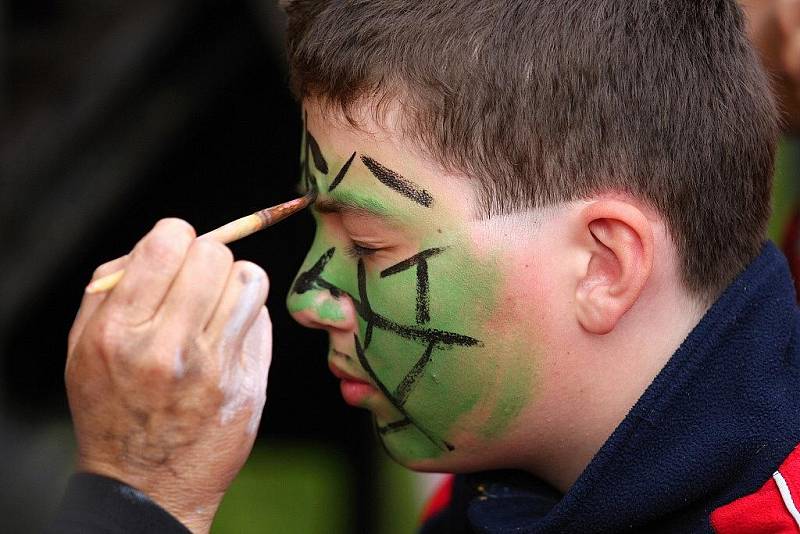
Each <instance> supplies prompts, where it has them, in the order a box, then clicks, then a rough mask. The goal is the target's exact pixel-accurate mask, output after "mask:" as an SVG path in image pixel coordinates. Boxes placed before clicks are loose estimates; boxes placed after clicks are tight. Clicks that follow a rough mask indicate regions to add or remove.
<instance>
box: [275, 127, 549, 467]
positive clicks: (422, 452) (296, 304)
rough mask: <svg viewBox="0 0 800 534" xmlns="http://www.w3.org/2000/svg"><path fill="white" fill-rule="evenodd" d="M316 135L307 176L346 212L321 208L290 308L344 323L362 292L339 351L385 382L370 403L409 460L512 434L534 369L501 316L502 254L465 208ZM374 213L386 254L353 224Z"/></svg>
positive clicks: (391, 445) (365, 229)
mask: <svg viewBox="0 0 800 534" xmlns="http://www.w3.org/2000/svg"><path fill="white" fill-rule="evenodd" d="M315 145H316V141H315V140H314V137H313V136H312V135H311V134H309V133H306V134H305V142H304V149H303V151H302V152H303V156H302V157H303V161H302V168H303V172H304V175H303V181H304V183H305V185H306V187H309V188H313V189H316V190H318V192H319V197H318V201H319V203H320V204H319V205H320V206H324V205H326V203H327V204H328V205H333V206H338V208H337V209H340V210H341V212H340V213H338V214H337V215H335V216H329V215H326V214H324V213H316V214H315V217H316V218H317V233H316V236H315V240H314V243H313V245H312V248H311V250H310V251H309V253H308V256H307V258H306V261H305V263H304V265H303V266H302V267H301V270H300V273H299V274H298V276H297V278H296V279H295V283H294V287H293V290H292V292H291V293H290V295H289V297H288V299H287V306H288V308H289V310H290V311H292V312H293V313H305V314H310V316H312V317H316V318H317V320H324V321H326V322H327V323H328V324H335V323H337V322H343V321H344V320H345V319H346V315H345V311H344V310H343V307H342V306H341V305H340V304H341V302H340V299H348V298H349V299H351V300H352V302H353V304H354V307H355V309H356V311H357V327H355V328H354V331H353V332H352V335H353V339H352V340H349V339H348V341H347V345H348V346H347V347H344V346H343V342H342V339H341V338H342V336H341V332H337V337H336V340H335V342H336V344H337V346H332V352H333V353H338V354H340V355H341V354H344V356H343V360H344V361H346V364H347V365H348V366H350V367H349V369H351V372H352V370H353V369H357V370H358V371H359V375H358V376H363V377H364V378H365V379H366V378H368V379H369V380H370V382H372V383H373V384H375V385H376V386H377V387H378V389H379V390H380V393H381V394H380V395H375V396H374V397H375V398H373V397H369V398H366V399H365V400H364V402H363V405H364V406H365V407H367V408H369V409H371V410H372V411H373V412H374V413H375V415H376V423H377V428H378V432H379V435H380V436H381V439H382V441H383V443H384V445H385V447H386V449H387V451H388V452H389V453H390V454H391V455H392V456H394V457H395V459H397V460H398V461H400V462H401V463H405V464H410V465H412V466H413V465H415V464H417V463H418V462H420V461H424V460H431V459H434V458H438V457H441V456H442V455H445V454H448V453H450V452H451V451H453V450H455V449H456V448H457V447H458V445H459V442H460V441H461V440H462V438H463V437H464V436H465V435H468V436H469V438H470V439H480V440H491V439H496V438H497V437H498V436H501V435H502V434H503V433H504V432H505V431H506V429H507V428H508V427H509V425H510V424H511V422H512V421H513V420H514V418H515V417H516V416H517V415H518V413H519V412H520V410H521V409H522V407H524V406H525V404H527V403H528V402H529V400H530V395H531V381H532V377H533V372H532V369H531V364H530V359H529V358H525V357H522V356H521V355H523V354H525V353H526V352H527V351H526V350H522V351H521V350H520V346H519V345H520V343H519V339H518V337H517V336H516V335H514V334H513V333H509V334H507V335H502V336H498V335H497V333H496V332H495V331H493V328H492V326H491V325H492V323H491V320H490V319H491V318H492V317H496V316H497V315H498V314H501V315H502V310H501V308H500V305H499V300H500V297H501V295H500V293H501V288H502V287H503V284H504V275H503V270H502V267H501V265H500V263H501V258H502V252H501V251H499V250H489V251H488V252H487V251H486V250H481V251H480V253H479V252H478V251H477V250H476V247H475V244H474V243H473V242H472V240H471V239H470V236H469V233H468V230H467V228H468V225H469V221H468V220H467V219H465V217H464V216H463V214H462V213H459V212H457V211H455V210H454V209H452V206H450V205H448V204H447V203H446V202H444V201H440V198H437V196H436V195H435V194H434V193H432V192H430V191H428V190H426V189H425V188H424V187H422V186H421V185H420V184H419V183H417V182H416V181H412V180H409V179H407V178H405V177H404V176H401V175H400V174H399V173H397V172H395V171H393V170H390V169H388V168H387V167H386V166H384V165H383V164H381V163H380V162H379V161H377V159H373V158H370V157H368V156H363V155H358V154H353V155H352V156H350V158H349V159H346V158H338V159H335V158H334V157H332V154H330V153H328V154H325V155H324V156H323V154H322V151H321V150H320V153H319V154H317V155H316V156H315V155H314V146H315ZM326 156H327V159H325V158H326ZM322 159H325V162H324V165H323V164H322V161H321V160H322ZM329 163H330V166H328V164H329ZM323 170H324V172H323ZM343 170H344V171H346V172H342V171H343ZM348 209H352V212H348V211H347V210H348ZM320 211H321V210H320ZM348 213H352V217H351V215H348ZM368 214H369V215H368ZM332 217H333V218H332ZM348 217H350V218H351V219H352V220H350V219H347V218H348ZM345 219H347V222H343V221H345ZM373 220H381V221H384V222H385V224H386V228H391V232H389V233H391V234H392V238H391V239H390V241H392V244H391V245H390V246H387V247H386V250H385V252H384V251H383V250H380V251H378V252H374V251H371V250H372V249H370V248H369V247H367V246H359V247H355V248H354V246H353V243H352V242H351V240H354V239H355V237H354V236H351V235H350V234H353V233H356V234H359V233H363V234H366V235H371V233H370V232H372V233H375V234H380V233H381V231H380V230H379V229H378V230H373V228H372V226H374V225H377V226H380V224H378V223H374V224H373V223H372V222H371V221H373ZM396 242H400V243H401V244H399V245H398V244H397V243H396ZM484 248H485V247H484ZM368 250H370V252H366V251H368ZM401 251H402V254H401ZM333 343H334V340H333V338H332V344H333ZM515 345H516V346H515ZM509 351H512V353H511V354H509ZM501 356H502V358H501ZM337 357H338V356H337Z"/></svg>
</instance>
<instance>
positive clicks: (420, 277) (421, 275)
mask: <svg viewBox="0 0 800 534" xmlns="http://www.w3.org/2000/svg"><path fill="white" fill-rule="evenodd" d="M430 320H431V314H430V301H429V297H428V262H427V261H425V260H422V261H420V262H419V265H417V324H425V323H427V322H428V321H430Z"/></svg>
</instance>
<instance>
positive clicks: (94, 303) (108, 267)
mask: <svg viewBox="0 0 800 534" xmlns="http://www.w3.org/2000/svg"><path fill="white" fill-rule="evenodd" d="M127 263H128V256H127V255H126V256H122V257H121V258H117V259H115V260H111V261H109V262H106V263H104V264H103V265H101V266H100V267H98V268H97V269H96V270H95V271H94V274H93V275H92V281H94V280H97V279H98V278H102V277H104V276H106V275H107V274H111V273H113V272H116V271H119V270H120V269H124V268H125V265H126V264H127ZM106 297H107V293H105V292H100V293H94V294H90V293H86V292H84V294H83V298H82V299H81V306H80V308H78V313H77V314H76V315H75V320H74V321H73V322H72V328H70V330H69V336H68V337H67V358H69V355H70V354H72V349H74V348H75V344H76V343H77V342H78V339H80V337H81V334H82V333H83V329H84V328H85V327H86V323H87V322H88V321H89V319H90V318H91V317H92V315H94V312H95V310H97V308H98V306H100V304H102V303H103V301H104V300H105V299H106Z"/></svg>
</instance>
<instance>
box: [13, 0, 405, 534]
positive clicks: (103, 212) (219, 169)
mask: <svg viewBox="0 0 800 534" xmlns="http://www.w3.org/2000/svg"><path fill="white" fill-rule="evenodd" d="M283 39H284V20H283V15H282V13H281V11H280V9H279V8H278V7H277V5H275V2H271V1H268V0H261V1H256V0H253V1H250V0H239V1H230V2H213V1H197V0H194V1H182V0H160V1H153V0H140V1H139V2H122V1H119V0H103V1H100V0H83V1H80V2H78V1H72V2H69V1H68V2H56V1H55V0H10V1H9V0H6V1H2V2H0V215H2V225H0V236H2V237H1V239H0V243H1V244H2V250H1V252H2V253H1V254H0V264H1V265H2V268H0V273H2V276H1V277H0V297H1V298H0V347H1V348H2V349H1V350H2V352H0V356H2V360H0V362H2V368H0V369H1V370H0V380H2V390H1V393H2V397H0V454H2V456H0V480H2V484H1V485H0V529H2V531H3V532H31V531H35V530H36V529H37V527H38V526H40V525H41V524H42V522H43V521H46V518H47V515H48V514H49V513H50V511H51V510H52V508H53V506H55V504H56V503H57V501H58V499H59V497H60V493H61V490H62V488H63V483H64V481H65V480H66V476H67V475H68V474H69V471H70V469H71V465H72V463H71V462H72V453H73V450H74V444H73V437H72V434H71V429H70V427H69V419H68V417H69V412H68V408H67V404H66V397H65V393H64V384H63V364H64V358H65V344H66V335H67V332H68V330H69V327H70V324H71V322H72V319H73V317H74V314H75V312H76V310H77V307H78V304H79V302H80V297H81V294H82V290H83V287H84V286H85V284H86V283H87V281H88V279H89V277H90V276H91V273H92V271H93V270H94V268H95V267H96V266H97V265H98V264H100V263H102V262H104V261H107V260H109V259H112V258H115V257H118V256H120V255H122V254H125V253H126V252H127V251H128V250H129V249H130V248H131V247H132V245H133V244H134V243H135V242H136V240H137V239H138V238H139V237H140V236H141V235H143V234H144V233H146V232H147V231H148V230H149V229H150V228H151V227H152V225H153V224H154V223H155V221H157V220H158V219H160V218H162V217H166V216H175V217H181V218H184V219H186V220H188V221H190V222H191V223H192V224H193V225H194V226H195V228H196V229H197V230H198V231H199V232H204V231H207V230H210V229H212V228H214V227H216V226H218V225H220V224H222V223H224V222H227V221H229V220H231V219H233V218H236V217H239V216H241V215H244V214H247V213H250V212H253V211H255V210H257V209H261V208H263V207H266V206H270V205H273V204H277V203H279V202H282V201H284V200H288V199H289V198H292V196H293V195H294V187H295V178H296V177H297V176H298V164H297V159H298V154H299V141H300V126H301V121H300V115H299V111H298V105H297V103H296V102H294V100H293V99H292V97H291V95H290V93H289V92H288V90H287V72H286V65H285V60H284V49H283ZM312 233H313V225H312V220H311V217H310V216H309V215H307V214H305V215H302V216H298V217H295V218H292V219H290V220H288V221H287V222H284V223H282V224H281V226H280V229H279V230H277V231H267V232H264V233H262V234H259V235H257V236H253V237H250V238H248V239H245V240H244V241H242V242H240V243H237V244H235V245H233V246H232V248H233V250H234V252H235V254H236V256H237V257H238V258H246V259H249V260H251V261H255V262H256V263H259V264H260V265H262V266H264V268H265V269H266V270H267V271H268V273H269V274H270V277H271V283H272V286H271V293H270V298H269V302H268V305H269V309H270V311H271V314H272V320H273V323H274V332H275V334H274V335H275V340H274V359H273V366H272V371H271V375H270V384H269V393H268V402H267V407H266V410H265V415H264V418H263V421H262V425H261V430H260V434H259V440H258V443H257V445H256V450H255V452H254V458H255V459H254V460H253V462H252V463H251V464H252V465H251V464H248V467H246V468H245V473H244V474H243V477H242V480H243V481H244V482H241V484H244V485H245V486H242V487H241V488H239V489H238V490H237V489H236V488H234V490H233V491H232V495H238V496H239V497H230V496H229V497H230V498H229V499H226V502H225V503H224V505H223V511H222V512H221V514H220V515H221V517H222V518H227V519H224V520H223V519H220V521H218V525H217V526H216V528H215V531H217V532H223V531H224V532H228V531H230V532H234V531H235V532H245V531H253V532H257V531H262V530H273V529H272V528H270V527H271V525H268V524H258V520H260V521H268V520H269V514H271V513H273V512H271V511H264V510H260V509H258V508H259V507H258V506H257V503H259V502H262V503H263V502H266V501H271V502H272V505H273V506H278V504H280V507H283V510H284V513H283V514H280V515H282V516H283V515H292V514H291V511H292V510H295V509H296V511H297V512H302V511H303V510H310V511H309V512H308V513H315V512H314V511H313V509H315V508H320V510H319V512H317V513H319V514H321V518H320V519H317V520H315V521H317V523H319V524H320V525H322V526H321V527H320V528H321V529H320V530H318V531H320V532H337V531H342V532H364V533H366V532H376V531H382V532H388V531H390V530H391V529H389V528H388V527H387V528H383V527H381V526H380V525H381V524H382V522H383V523H385V516H386V515H387V514H389V515H391V514H393V513H395V512H394V511H393V509H392V506H393V503H394V505H396V504H397V502H398V501H402V499H404V498H406V497H404V496H398V495H397V494H396V493H395V494H387V492H386V490H385V486H386V485H388V486H392V487H393V488H403V487H405V486H404V484H406V486H407V485H408V484H407V483H408V481H404V480H402V476H401V475H396V474H392V473H394V472H393V471H392V468H388V470H389V471H388V472H389V475H387V474H386V473H387V468H385V467H382V466H385V462H384V459H383V458H382V457H379V456H378V455H379V454H381V455H382V453H378V452H377V451H376V448H375V446H374V439H373V437H372V428H371V424H370V422H369V419H368V417H367V416H366V414H365V413H364V412H361V411H357V410H352V409H349V408H347V407H346V406H345V405H344V403H343V402H342V401H341V398H340V396H339V394H338V383H337V381H336V380H335V379H334V377H333V376H331V375H330V374H329V372H328V371H327V368H326V365H325V364H324V358H325V352H326V350H327V349H326V339H325V336H324V335H322V334H321V333H318V332H308V331H306V330H303V329H301V327H300V326H299V325H297V324H295V323H294V322H293V321H292V320H291V318H290V317H289V316H288V313H287V312H286V310H285V308H284V304H283V300H284V298H285V295H286V293H287V291H288V286H289V284H290V282H291V280H292V277H293V275H294V272H295V270H296V269H297V267H298V266H299V265H300V262H301V260H302V258H303V255H304V253H305V251H306V249H307V247H308V245H309V243H310V241H311V237H312ZM386 476H389V481H388V482H387V479H386ZM392 481H394V482H392ZM292 484H294V485H295V486H297V488H298V489H296V490H291V489H288V490H287V488H290V487H294V486H292ZM292 491H295V493H292ZM389 491H390V492H396V491H398V490H396V489H391V490H389ZM270 492H272V494H271V493H270ZM276 492H278V493H281V496H280V498H276V497H275V493H276ZM287 492H288V493H289V495H287ZM297 492H299V495H300V497H298V496H297V495H296V494H297ZM281 498H283V501H281ZM303 499H305V501H304V500H303ZM276 503H277V504H276ZM387 503H388V504H387ZM266 506H267V508H268V507H269V505H266ZM248 507H249V508H248ZM287 507H288V508H287ZM387 507H388V508H387ZM381 510H384V511H381ZM412 512H413V510H412ZM259 513H261V514H262V516H263V517H262V516H259ZM248 514H249V520H248V521H249V523H248V522H247V521H245V523H242V521H243V518H244V517H248ZM264 514H266V515H264ZM382 517H383V519H382ZM281 520H286V518H283V519H281ZM298 520H299V519H298ZM237 521H238V523H237ZM275 521H278V519H275ZM315 524H316V523H315ZM3 525H4V526H3ZM248 525H249V526H248ZM286 525H288V527H287V528H291V529H292V531H297V532H305V531H313V530H314V528H316V527H313V528H312V527H309V526H308V524H306V523H302V522H300V523H291V522H289V523H286ZM292 525H294V526H292ZM300 525H305V526H303V527H301V526H300ZM272 526H274V525H272ZM295 528H298V529H300V530H294V529H295ZM247 529H250V530H247ZM303 529H305V530H303ZM274 530H275V531H286V530H279V529H277V528H276V529H274Z"/></svg>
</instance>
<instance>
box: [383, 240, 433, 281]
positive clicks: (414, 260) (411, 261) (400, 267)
mask: <svg viewBox="0 0 800 534" xmlns="http://www.w3.org/2000/svg"><path fill="white" fill-rule="evenodd" d="M445 250H447V247H434V248H428V249H425V250H423V251H422V252H420V253H418V254H414V255H413V256H411V257H410V258H406V259H404V260H402V261H399V262H397V263H395V264H394V265H390V266H389V267H387V268H385V269H384V270H382V271H381V278H386V277H387V276H391V275H393V274H397V273H401V272H403V271H405V270H407V269H410V268H411V267H414V266H415V265H417V264H418V263H419V262H420V261H425V260H427V259H428V258H432V257H433V256H436V255H437V254H440V253H442V252H444V251H445Z"/></svg>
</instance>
